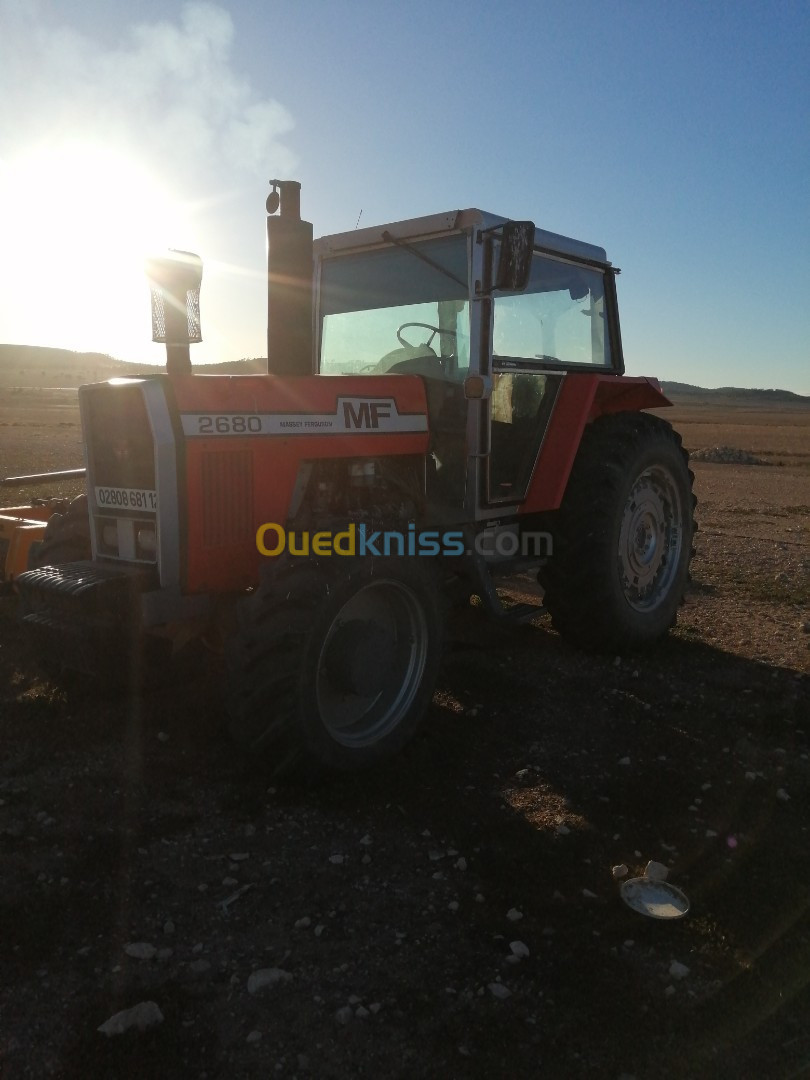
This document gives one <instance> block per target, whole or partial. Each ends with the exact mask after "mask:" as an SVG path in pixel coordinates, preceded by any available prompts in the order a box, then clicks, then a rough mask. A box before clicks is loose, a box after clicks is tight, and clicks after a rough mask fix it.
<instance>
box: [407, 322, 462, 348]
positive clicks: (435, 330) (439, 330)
mask: <svg viewBox="0 0 810 1080" xmlns="http://www.w3.org/2000/svg"><path fill="white" fill-rule="evenodd" d="M409 326H421V327H422V329H423V330H431V331H432V333H431V335H430V337H429V338H428V339H427V341H425V342H424V344H425V345H427V346H428V347H430V343H431V341H433V339H434V338H435V336H436V335H437V334H448V335H449V336H450V337H453V338H454V337H455V336H456V332H455V330H442V328H441V327H440V326H431V325H430V323H426V322H404V323H403V324H402V326H400V328H399V330H397V341H398V342H399V343H400V345H402V346H404V348H406V349H413V348H415V346H414V345H411V343H410V342H409V341H406V340H405V338H404V337H403V336H402V331H403V330H407V329H408V327H409Z"/></svg>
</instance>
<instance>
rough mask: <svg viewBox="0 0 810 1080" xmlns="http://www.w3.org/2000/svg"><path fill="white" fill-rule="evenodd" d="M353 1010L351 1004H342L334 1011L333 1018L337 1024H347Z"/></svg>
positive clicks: (352, 1014)
mask: <svg viewBox="0 0 810 1080" xmlns="http://www.w3.org/2000/svg"><path fill="white" fill-rule="evenodd" d="M353 1016H354V1012H353V1011H352V1007H351V1005H344V1006H343V1008H342V1009H338V1011H337V1012H336V1013H335V1019H336V1020H337V1022H338V1023H339V1024H348V1023H350V1022H351V1019H352V1017H353Z"/></svg>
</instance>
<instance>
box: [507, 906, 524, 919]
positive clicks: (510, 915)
mask: <svg viewBox="0 0 810 1080" xmlns="http://www.w3.org/2000/svg"><path fill="white" fill-rule="evenodd" d="M506 917H507V919H508V920H509V922H520V920H521V919H522V918H523V912H522V911H518V909H517V908H509V910H508V911H507V913H506Z"/></svg>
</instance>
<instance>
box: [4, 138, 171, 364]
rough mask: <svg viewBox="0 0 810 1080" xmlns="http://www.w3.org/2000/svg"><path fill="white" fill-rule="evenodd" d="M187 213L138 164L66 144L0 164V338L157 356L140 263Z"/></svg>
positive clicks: (100, 149)
mask: <svg viewBox="0 0 810 1080" xmlns="http://www.w3.org/2000/svg"><path fill="white" fill-rule="evenodd" d="M189 231H190V225H189V220H188V213H187V211H186V209H185V208H184V207H183V206H182V205H181V204H180V202H179V201H178V200H177V199H176V198H175V197H174V196H173V194H172V193H171V191H170V190H169V189H168V188H167V187H166V186H165V185H164V184H162V183H161V181H160V180H159V178H158V177H156V176H155V175H153V174H152V173H151V172H150V171H149V170H148V169H147V168H146V167H145V166H144V165H142V164H141V163H139V162H138V161H137V160H135V159H133V158H130V157H127V156H125V155H123V154H121V153H119V152H117V151H115V150H112V149H109V148H107V147H105V146H103V145H100V144H96V143H92V142H86V141H80V140H65V141H63V142H57V143H54V142H50V143H48V144H47V145H40V146H38V147H35V148H32V149H30V150H29V151H28V152H27V153H26V154H24V155H21V156H18V157H16V158H14V159H12V160H5V161H2V160H0V236H2V252H1V253H0V295H2V296H3V309H4V316H3V320H2V323H3V325H2V327H0V338H2V340H3V341H6V342H13V343H16V344H32V345H52V346H57V347H63V348H69V349H77V350H93V351H99V352H107V353H110V354H111V355H114V356H118V357H120V358H125V359H139V358H140V359H143V360H154V359H156V357H155V356H154V353H153V351H152V350H153V346H151V344H150V340H151V332H150V322H149V298H148V286H147V283H146V278H145V275H144V261H145V259H146V257H147V256H148V255H151V254H155V253H156V252H157V253H159V252H161V251H164V250H165V249H166V248H167V247H174V246H178V247H181V246H184V241H185V242H187V239H188V234H189Z"/></svg>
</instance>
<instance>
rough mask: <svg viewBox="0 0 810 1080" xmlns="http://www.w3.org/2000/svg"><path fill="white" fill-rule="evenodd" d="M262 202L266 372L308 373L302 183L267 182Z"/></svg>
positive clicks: (308, 262)
mask: <svg viewBox="0 0 810 1080" xmlns="http://www.w3.org/2000/svg"><path fill="white" fill-rule="evenodd" d="M270 183H271V184H272V185H273V190H272V191H271V193H270V195H269V196H268V198H267V213H268V218H267V371H268V373H269V374H271V375H311V374H312V370H313V367H312V225H311V223H310V222H308V221H302V220H301V185H300V184H299V183H298V181H297V180H271V181H270Z"/></svg>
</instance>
